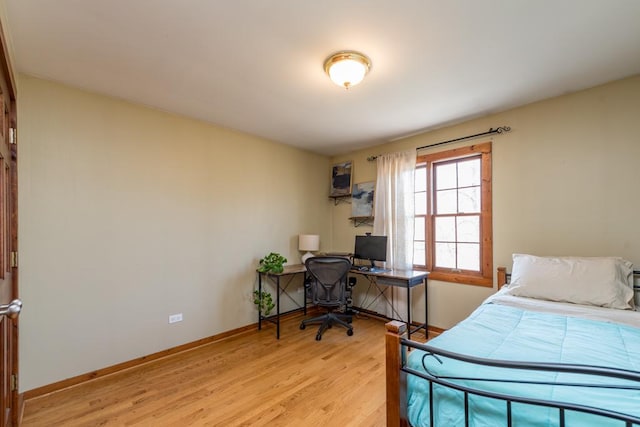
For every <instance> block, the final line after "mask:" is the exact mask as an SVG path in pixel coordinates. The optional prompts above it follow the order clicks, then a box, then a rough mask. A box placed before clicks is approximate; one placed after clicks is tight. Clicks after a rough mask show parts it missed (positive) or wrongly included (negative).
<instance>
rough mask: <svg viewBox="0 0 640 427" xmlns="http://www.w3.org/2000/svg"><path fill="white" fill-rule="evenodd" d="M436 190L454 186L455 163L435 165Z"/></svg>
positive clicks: (455, 180)
mask: <svg viewBox="0 0 640 427" xmlns="http://www.w3.org/2000/svg"><path fill="white" fill-rule="evenodd" d="M435 168H436V190H444V189H448V188H456V182H457V179H456V164H455V163H449V164H444V165H436V167H435Z"/></svg>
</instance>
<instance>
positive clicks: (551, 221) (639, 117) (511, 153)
mask: <svg viewBox="0 0 640 427" xmlns="http://www.w3.org/2000/svg"><path fill="white" fill-rule="evenodd" d="M505 125H507V126H510V127H511V128H512V131H511V132H510V133H508V134H503V135H500V136H496V137H494V138H492V140H493V230H494V235H493V242H494V266H495V267H497V266H507V267H509V268H510V267H511V254H512V253H514V252H525V253H533V254H537V255H582V256H598V255H616V256H622V257H625V258H627V259H629V260H630V261H632V262H634V264H635V265H636V266H637V267H640V227H638V221H637V218H638V213H639V212H640V197H638V196H640V165H639V163H638V161H639V159H640V76H636V77H633V78H629V79H625V80H622V81H618V82H614V83H610V84H607V85H603V86H600V87H596V88H593V89H590V90H585V91H581V92H577V93H574V94H570V95H565V96H561V97H557V98H553V99H549V100H546V101H542V102H537V103H534V104H530V105H527V106H524V107H521V108H516V109H512V110H509V111H506V112H503V113H499V114H495V115H492V116H488V117H484V118H481V119H477V120H471V121H467V122H465V123H462V124H458V125H455V126H450V127H446V128H443V129H439V130H436V131H432V132H426V133H422V134H419V135H416V136H413V137H410V138H406V139H403V140H400V141H397V142H394V143H390V144H386V145H382V146H379V147H374V148H370V149H366V150H362V151H358V152H355V153H351V154H348V155H345V156H339V157H335V158H333V159H332V162H338V161H342V160H347V159H353V161H354V182H364V181H370V180H374V179H375V164H374V163H372V162H367V161H366V157H367V156H370V155H375V154H380V153H385V152H394V151H400V150H407V149H415V148H417V147H421V146H424V145H428V144H431V143H435V142H440V141H444V140H448V139H453V138H458V137H460V136H463V135H472V134H476V133H479V132H484V131H486V130H488V129H489V128H491V127H493V128H495V127H498V126H505ZM482 141H484V139H478V140H475V141H472V142H466V143H457V144H453V145H447V146H445V147H440V148H438V149H431V151H437V150H446V149H450V148H453V147H455V146H461V145H468V144H471V143H473V142H482ZM423 151H424V150H423ZM423 151H421V153H422V152H423ZM424 152H427V151H424ZM349 216H350V206H349V205H338V206H335V207H333V208H332V217H333V223H334V243H335V248H334V249H336V250H349V249H350V248H352V246H353V236H354V235H355V234H362V233H364V232H367V231H371V227H359V228H354V227H353V226H352V225H350V224H349V222H348V221H347V219H346V218H348V217H349ZM492 292H494V289H487V288H482V287H476V286H468V285H457V284H452V283H444V282H435V281H432V282H429V290H428V296H429V298H428V300H429V324H431V325H434V326H438V327H442V328H449V327H451V326H453V325H454V324H455V323H457V322H459V321H460V320H462V319H463V318H464V317H466V316H467V315H468V314H469V313H470V312H471V311H472V310H473V309H475V308H476V307H477V306H478V304H480V302H481V301H482V300H483V299H484V298H485V297H487V296H489V295H490V294H491V293H492ZM416 296H417V298H416V300H415V304H414V308H413V309H414V313H415V317H416V318H418V317H419V316H421V315H422V311H424V310H420V307H423V306H424V299H422V298H424V293H423V292H422V290H419V291H417V292H416ZM422 319H424V317H422Z"/></svg>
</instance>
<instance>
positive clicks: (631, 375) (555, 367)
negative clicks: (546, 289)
mask: <svg viewBox="0 0 640 427" xmlns="http://www.w3.org/2000/svg"><path fill="white" fill-rule="evenodd" d="M633 275H634V276H640V271H638V270H634V271H633ZM510 276H511V274H510V273H506V279H507V281H506V283H509V281H510V280H509V279H510V278H511V277H510ZM634 291H636V292H638V291H640V286H634ZM399 342H400V364H401V367H400V375H401V376H404V378H403V379H402V381H401V383H403V384H405V385H406V384H407V376H408V375H414V376H417V377H420V378H422V379H424V380H426V381H428V383H429V425H430V426H432V427H433V426H434V411H433V410H434V403H433V400H434V392H433V385H434V384H438V385H440V386H443V387H446V388H450V389H454V390H458V391H460V392H462V393H463V396H464V418H465V426H466V427H468V426H469V416H470V409H469V395H476V396H483V397H488V398H492V399H495V400H499V401H504V402H505V404H506V418H507V426H508V427H511V426H512V421H513V419H512V407H511V406H512V404H513V403H522V404H528V405H534V406H542V407H547V408H556V409H558V424H559V426H560V427H565V425H566V424H565V422H566V420H565V412H566V411H574V412H582V413H588V414H593V415H598V416H601V417H605V418H609V419H614V420H619V421H622V422H624V423H625V426H626V427H632V426H634V425H636V426H640V417H638V416H634V415H629V414H623V413H620V412H616V411H611V410H608V409H603V408H597V407H593V406H587V405H579V404H575V403H569V402H558V401H553V400H545V399H534V398H527V397H519V396H512V395H507V394H502V393H497V392H493V391H489V390H483V389H481V388H472V387H469V386H465V385H461V384H457V383H455V382H453V381H456V380H457V381H462V380H464V381H477V382H485V383H486V382H493V383H496V382H499V383H518V384H535V385H555V386H566V387H590V388H609V389H628V390H640V372H636V371H630V370H625V369H615V368H609V367H602V366H590V365H580V364H565V363H539V362H514V361H509V360H495V359H486V358H478V357H472V356H467V355H463V354H459V353H454V352H451V351H447V350H442V349H439V348H437V347H433V346H430V345H428V344H421V343H419V342H416V341H411V340H409V339H406V338H400V341H399ZM408 349H417V350H422V351H424V352H425V355H424V356H423V359H422V365H423V368H424V369H425V372H422V371H417V370H415V369H412V368H409V367H407V365H406V363H407V352H408ZM439 356H440V357H442V358H449V359H455V360H459V361H462V362H466V363H472V364H476V365H483V366H491V367H498V368H507V369H518V370H529V371H547V372H558V373H573V374H585V375H593V376H598V377H606V378H612V379H622V380H627V381H633V382H635V383H636V384H635V385H628V384H627V385H622V384H589V383H579V382H577V383H558V382H545V381H517V380H509V379H505V378H475V377H455V376H438V375H435V374H433V373H431V372H430V371H429V369H428V368H427V366H426V363H425V358H427V357H433V358H435V359H436V360H438V361H439V362H440V363H443V362H442V360H441V358H440V357H439ZM639 404H640V403H639Z"/></svg>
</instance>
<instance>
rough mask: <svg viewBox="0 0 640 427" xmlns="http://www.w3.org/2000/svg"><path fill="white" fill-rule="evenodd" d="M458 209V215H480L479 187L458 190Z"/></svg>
mask: <svg viewBox="0 0 640 427" xmlns="http://www.w3.org/2000/svg"><path fill="white" fill-rule="evenodd" d="M458 208H459V209H460V211H459V212H460V213H476V212H477V213H480V187H470V188H461V189H460V190H458Z"/></svg>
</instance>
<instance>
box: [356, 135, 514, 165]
mask: <svg viewBox="0 0 640 427" xmlns="http://www.w3.org/2000/svg"><path fill="white" fill-rule="evenodd" d="M510 130H511V128H510V127H509V126H500V127H498V128H496V129H494V128H489V130H488V131H486V132H482V133H476V134H475V135H468V136H462V137H460V138H455V139H450V140H448V141H442V142H436V143H434V144H429V145H423V146H422V147H418V148H416V151H418V150H422V149H424V148H430V147H435V146H437V145H443V144H449V143H451V142H457V141H463V140H465V139H472V138H478V137H480V136H485V135H493V134H496V133H497V134H500V133H503V132H509V131H510ZM377 158H378V156H369V157H367V160H368V161H370V162H372V161H374V160H375V159H377Z"/></svg>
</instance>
